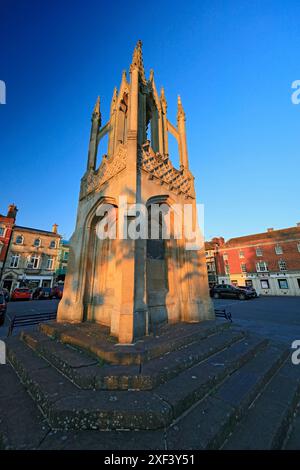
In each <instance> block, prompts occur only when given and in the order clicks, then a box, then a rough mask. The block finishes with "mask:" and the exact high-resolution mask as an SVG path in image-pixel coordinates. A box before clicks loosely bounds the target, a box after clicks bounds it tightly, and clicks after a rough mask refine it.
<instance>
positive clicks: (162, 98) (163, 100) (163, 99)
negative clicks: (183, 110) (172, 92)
mask: <svg viewBox="0 0 300 470" xmlns="http://www.w3.org/2000/svg"><path fill="white" fill-rule="evenodd" d="M160 102H161V107H162V109H163V112H164V113H166V111H167V100H166V95H165V89H164V88H163V87H162V88H161V90H160Z"/></svg>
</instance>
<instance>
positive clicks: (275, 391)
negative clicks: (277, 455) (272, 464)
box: [223, 357, 300, 450]
mask: <svg viewBox="0 0 300 470" xmlns="http://www.w3.org/2000/svg"><path fill="white" fill-rule="evenodd" d="M299 398H300V374H299V369H297V366H295V365H293V364H292V362H291V358H290V357H288V359H287V361H286V362H285V364H284V365H283V366H282V367H281V368H280V369H279V371H278V373H277V374H276V375H275V376H274V377H273V378H272V380H271V381H270V382H269V383H268V384H267V386H266V387H265V389H264V390H263V393H262V394H261V395H260V396H259V397H258V398H257V400H256V401H255V402H254V403H253V404H252V406H251V407H250V408H249V410H248V413H247V415H246V416H245V418H244V419H242V421H241V422H240V423H239V425H238V426H237V427H236V429H235V430H234V431H233V433H232V434H231V435H230V436H229V437H228V439H227V440H226V442H225V444H224V446H223V448H224V449H249V450H250V449H256V450H264V449H281V448H282V446H283V444H284V442H285V441H286V437H287V431H288V429H289V427H290V424H291V421H292V418H293V415H294V412H295V410H296V407H297V404H298V403H299Z"/></svg>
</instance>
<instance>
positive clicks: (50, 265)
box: [47, 256, 54, 269]
mask: <svg viewBox="0 0 300 470" xmlns="http://www.w3.org/2000/svg"><path fill="white" fill-rule="evenodd" d="M53 262H54V259H53V256H49V257H48V259H47V269H53Z"/></svg>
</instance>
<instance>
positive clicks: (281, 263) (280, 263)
mask: <svg viewBox="0 0 300 470" xmlns="http://www.w3.org/2000/svg"><path fill="white" fill-rule="evenodd" d="M278 266H279V270H280V271H286V262H285V261H284V260H283V259H281V260H279V261H278Z"/></svg>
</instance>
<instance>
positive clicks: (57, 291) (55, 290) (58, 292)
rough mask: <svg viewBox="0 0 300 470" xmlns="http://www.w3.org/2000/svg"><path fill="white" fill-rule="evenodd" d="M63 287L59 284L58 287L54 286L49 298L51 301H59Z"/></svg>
mask: <svg viewBox="0 0 300 470" xmlns="http://www.w3.org/2000/svg"><path fill="white" fill-rule="evenodd" d="M63 291H64V285H63V284H59V285H58V286H54V287H52V289H51V298H52V299H61V298H62V296H63Z"/></svg>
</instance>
